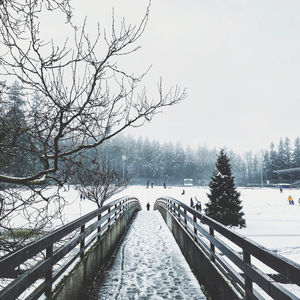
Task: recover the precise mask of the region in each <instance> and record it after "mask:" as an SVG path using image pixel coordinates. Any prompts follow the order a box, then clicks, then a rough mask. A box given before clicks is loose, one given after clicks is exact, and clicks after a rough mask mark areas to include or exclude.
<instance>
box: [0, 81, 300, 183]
mask: <svg viewBox="0 0 300 300" xmlns="http://www.w3.org/2000/svg"><path fill="white" fill-rule="evenodd" d="M8 90H9V97H8V100H7V101H6V103H5V105H4V106H2V108H1V113H0V129H1V134H0V142H1V144H0V148H1V149H0V150H1V152H0V171H1V172H2V173H5V174H7V175H10V176H17V175H20V174H21V175H29V174H31V173H33V172H34V171H35V170H36V169H38V168H39V165H40V164H42V162H41V161H40V160H39V159H37V156H35V155H34V154H33V152H32V151H30V149H32V148H34V146H35V145H30V144H29V139H27V137H26V127H27V120H26V113H25V109H24V106H25V104H24V103H25V101H24V97H25V96H26V95H24V94H22V87H21V85H20V84H19V83H18V82H17V81H16V82H14V83H13V84H12V85H11V86H10V87H9V89H8ZM39 98H40V96H39V94H38V93H34V94H33V97H32V99H31V101H30V103H31V105H32V106H33V110H34V111H35V112H36V113H37V114H38V110H39V102H40V99H39ZM30 142H31V143H32V140H31V141H30ZM7 145H9V147H8V146H7ZM20 146H21V147H20ZM218 151H219V149H215V148H214V149H208V148H207V147H206V146H201V145H199V146H198V148H197V149H192V148H191V147H190V146H188V145H182V144H181V143H179V142H178V143H176V144H174V143H172V142H168V143H164V144H161V143H160V142H159V141H155V140H154V141H150V140H149V139H148V138H147V137H143V138H142V137H139V138H133V137H131V136H128V135H124V134H122V135H118V136H116V137H114V138H112V139H109V140H107V141H104V142H103V143H102V144H101V145H100V146H99V148H98V149H95V148H93V149H90V150H88V151H87V153H86V157H90V158H91V157H93V159H96V160H98V161H99V162H106V163H109V165H110V167H111V168H112V169H114V170H115V171H116V172H117V173H118V174H119V175H120V176H123V177H124V176H126V177H127V178H129V180H130V182H131V183H133V184H145V183H146V181H151V182H153V183H154V184H156V185H162V184H163V182H166V183H167V184H170V185H174V184H179V185H181V184H183V181H184V178H191V179H193V182H194V184H196V185H208V183H209V181H210V179H211V176H212V174H213V171H214V167H215V161H216V157H217V153H218ZM226 151H227V154H228V156H229V158H230V162H231V166H232V173H233V176H234V177H235V180H236V184H237V185H239V186H249V185H250V186H256V185H261V184H264V185H266V184H267V183H277V182H279V181H280V180H282V178H279V177H278V174H276V173H274V172H273V171H274V170H278V169H286V168H292V167H299V166H300V138H299V137H297V138H296V139H295V141H294V143H293V144H292V143H291V141H290V139H289V138H288V137H286V138H285V139H283V138H281V139H280V142H279V144H278V146H277V147H275V145H274V143H273V142H271V144H270V148H269V149H267V150H265V151H261V152H260V153H253V152H252V151H251V150H249V151H248V152H246V153H245V154H243V155H240V154H236V153H234V152H233V151H231V150H230V149H226ZM122 158H123V159H122ZM88 163H89V160H85V159H81V166H83V165H85V164H88ZM65 168H68V166H65ZM65 173H68V172H65ZM76 180H77V179H76V176H74V174H73V175H72V174H69V178H68V181H69V183H77V182H76ZM285 180H286V181H293V180H295V178H290V177H289V178H285Z"/></svg>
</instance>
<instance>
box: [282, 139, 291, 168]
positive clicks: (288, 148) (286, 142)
mask: <svg viewBox="0 0 300 300" xmlns="http://www.w3.org/2000/svg"><path fill="white" fill-rule="evenodd" d="M283 150H284V167H285V168H291V167H292V150H291V146H290V139H289V138H288V137H286V138H285V140H284V145H283Z"/></svg>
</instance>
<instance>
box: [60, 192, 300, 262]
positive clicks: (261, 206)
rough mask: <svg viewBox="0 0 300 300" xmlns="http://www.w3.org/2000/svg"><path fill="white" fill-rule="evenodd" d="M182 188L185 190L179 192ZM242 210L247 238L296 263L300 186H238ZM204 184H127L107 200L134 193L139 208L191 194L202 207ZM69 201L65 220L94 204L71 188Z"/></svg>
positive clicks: (185, 198) (299, 249) (299, 257)
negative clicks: (163, 197)
mask: <svg viewBox="0 0 300 300" xmlns="http://www.w3.org/2000/svg"><path fill="white" fill-rule="evenodd" d="M183 189H184V190H185V194H184V195H182V191H183ZM238 190H239V192H240V193H241V197H240V198H241V200H242V205H243V211H244V213H245V219H246V225H247V227H246V228H243V229H235V230H236V231H238V232H240V233H241V234H242V235H244V236H246V237H248V238H250V239H251V240H253V241H255V242H257V243H259V244H261V245H263V246H265V247H267V248H269V249H271V250H273V251H275V252H277V253H278V254H281V255H283V256H285V257H287V258H289V259H291V260H292V261H295V262H297V263H298V264H300V205H299V203H298V199H299V197H300V190H294V189H292V190H290V189H285V190H283V192H282V193H280V191H279V190H278V189H270V188H240V189H238ZM208 191H209V189H208V188H203V187H174V186H172V187H167V189H164V188H163V187H162V186H161V187H159V186H154V187H153V188H151V187H150V188H148V189H147V188H146V187H145V186H129V187H128V188H127V189H125V190H123V191H122V192H120V193H119V194H117V195H115V196H114V197H113V198H112V199H111V200H114V199H117V198H120V197H122V196H126V195H127V196H134V197H137V198H138V199H139V200H140V202H141V204H142V208H143V210H146V204H147V203H148V202H149V203H150V205H151V208H150V209H152V208H153V204H154V202H155V200H156V199H157V198H159V197H161V196H170V197H174V198H176V199H178V200H180V201H182V202H184V203H186V204H189V203H190V198H191V197H193V198H194V197H197V199H198V200H199V201H201V203H202V208H203V207H205V205H204V204H205V203H206V202H207V201H208V198H207V195H206V194H207V192H208ZM64 195H65V196H66V197H68V199H70V200H69V203H70V205H68V206H67V207H66V209H65V218H66V219H67V220H69V221H71V220H73V219H75V218H77V217H79V216H80V215H83V214H85V213H87V212H89V211H91V210H93V209H95V208H96V206H95V204H93V203H91V202H90V201H88V200H84V201H82V202H80V201H79V194H78V192H77V191H75V190H70V191H69V192H64ZM289 195H291V196H292V197H293V199H294V201H295V205H289V203H288V200H287V199H288V196H289Z"/></svg>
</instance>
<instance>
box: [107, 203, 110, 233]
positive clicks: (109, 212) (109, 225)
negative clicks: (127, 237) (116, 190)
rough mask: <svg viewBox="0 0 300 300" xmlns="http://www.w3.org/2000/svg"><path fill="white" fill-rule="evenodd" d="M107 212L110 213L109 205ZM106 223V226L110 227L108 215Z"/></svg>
mask: <svg viewBox="0 0 300 300" xmlns="http://www.w3.org/2000/svg"><path fill="white" fill-rule="evenodd" d="M107 213H108V214H109V213H110V207H109V208H108V210H107ZM107 223H108V225H107V228H109V227H110V217H109V218H108V219H107Z"/></svg>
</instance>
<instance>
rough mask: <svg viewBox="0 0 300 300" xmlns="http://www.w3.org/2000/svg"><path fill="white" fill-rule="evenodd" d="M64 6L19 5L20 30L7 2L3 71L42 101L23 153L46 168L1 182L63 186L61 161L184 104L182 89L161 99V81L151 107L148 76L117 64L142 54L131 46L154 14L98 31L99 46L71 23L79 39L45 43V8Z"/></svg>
mask: <svg viewBox="0 0 300 300" xmlns="http://www.w3.org/2000/svg"><path fill="white" fill-rule="evenodd" d="M20 2H21V1H20ZM64 2H66V1H61V3H60V2H59V1H53V3H52V1H50V0H49V1H42V0H40V1H37V0H36V1H33V0H32V1H30V0H27V1H25V3H26V5H24V6H21V4H20V3H18V5H19V6H18V10H21V9H22V8H24V11H25V12H22V17H21V20H20V21H19V23H17V25H18V26H17V27H16V28H15V27H13V25H14V23H11V22H12V21H11V20H13V21H14V20H15V19H14V17H13V13H16V8H15V7H14V6H12V5H10V6H9V5H8V3H9V1H3V2H2V9H3V8H5V10H4V9H3V11H2V16H0V17H3V16H6V18H5V17H4V18H3V19H1V22H2V24H1V25H2V26H0V27H1V30H0V41H1V42H2V44H3V45H4V46H5V47H6V52H5V53H4V54H3V55H2V56H1V57H0V70H1V71H2V74H4V75H5V76H12V77H14V78H16V79H18V80H20V81H21V82H22V85H23V89H24V90H26V89H27V90H28V91H31V92H33V91H35V92H36V91H37V92H38V93H39V94H40V95H41V98H40V106H39V107H40V109H39V112H38V114H36V113H35V111H34V109H33V106H32V105H31V103H28V105H27V111H26V118H27V126H28V129H27V133H28V135H29V137H30V140H31V143H30V149H26V150H30V151H31V152H32V153H34V154H35V155H36V156H37V157H38V158H39V160H40V161H41V163H42V166H43V167H42V168H40V169H39V170H38V171H36V172H35V173H34V174H30V175H28V176H23V177H21V176H20V177H16V176H7V175H6V174H1V175H0V182H6V183H14V184H41V183H45V182H46V181H47V180H48V179H50V178H51V179H53V180H56V181H57V182H59V183H62V182H61V181H60V178H59V176H57V175H58V174H59V173H58V170H59V163H60V161H63V160H64V159H70V158H74V156H75V155H78V154H80V152H82V151H84V150H86V149H89V148H92V147H97V146H99V145H100V144H102V143H103V142H104V141H105V140H107V139H110V138H112V137H113V136H115V135H117V134H118V133H120V132H121V131H123V130H124V129H126V128H127V127H130V126H140V125H142V124H143V123H144V122H145V121H146V120H147V121H149V120H151V118H152V117H153V115H154V114H155V113H156V112H157V111H158V110H159V109H160V108H162V107H165V106H169V105H173V104H176V103H178V102H180V101H181V100H182V99H183V98H184V97H185V91H183V92H181V91H180V90H179V88H178V87H175V88H171V89H170V90H168V91H167V92H166V93H164V92H163V87H162V81H160V82H159V83H158V93H157V97H156V99H153V100H149V98H148V97H147V94H146V90H145V89H142V90H140V89H139V85H140V83H141V81H142V79H143V77H144V76H145V74H146V73H147V72H146V73H144V74H142V75H138V76H135V75H133V74H130V73H129V72H127V70H123V69H122V68H121V67H120V66H119V65H118V62H119V61H120V60H121V59H122V57H123V56H127V55H130V54H131V53H133V52H135V51H137V50H138V49H139V47H138V46H134V44H135V43H136V42H137V40H138V39H139V38H140V37H141V35H142V34H143V32H144V30H145V26H146V24H147V20H148V16H149V7H148V8H147V10H146V13H145V15H144V17H143V18H142V20H141V22H140V23H139V24H138V25H135V26H133V25H126V23H125V21H124V20H123V21H122V22H121V25H120V27H119V28H117V26H116V24H115V21H114V18H113V19H112V28H111V35H110V36H108V34H106V32H104V33H103V35H101V32H100V29H99V28H98V33H97V35H96V37H95V38H94V40H91V39H90V38H89V35H88V33H87V32H86V23H84V24H83V25H82V26H81V27H76V26H74V25H73V24H72V23H71V22H69V23H68V24H66V26H69V27H71V28H72V29H73V33H74V39H73V41H72V42H68V41H66V42H65V43H64V44H63V45H62V46H58V45H55V44H54V42H53V41H50V42H47V41H44V40H43V39H42V37H41V36H40V35H41V34H40V31H41V28H40V26H41V25H40V22H39V17H40V15H41V14H42V12H43V4H44V5H50V3H51V4H52V5H56V6H55V8H61V7H63V8H64V7H65V6H62V5H63V3H64ZM25 6H26V7H25ZM0 7H1V6H0ZM67 7H68V6H67ZM47 8H48V6H47V7H46V9H47ZM51 9H54V8H53V7H51ZM23 15H24V16H23ZM67 15H68V16H69V15H70V13H68V14H67ZM15 18H17V17H15ZM104 45H105V46H104ZM99 53H102V54H103V55H101V56H99ZM19 146H20V147H21V145H19Z"/></svg>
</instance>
